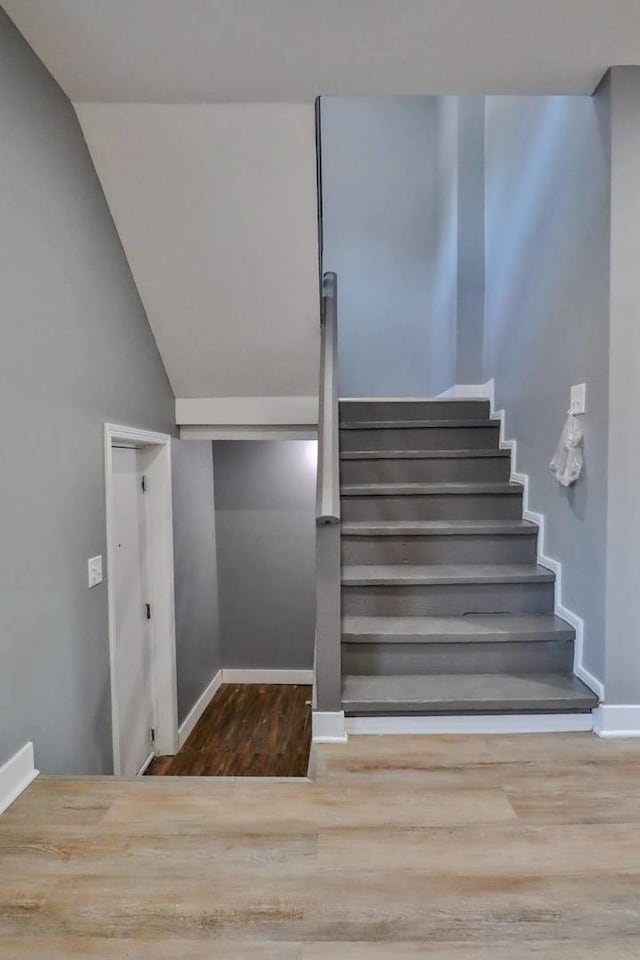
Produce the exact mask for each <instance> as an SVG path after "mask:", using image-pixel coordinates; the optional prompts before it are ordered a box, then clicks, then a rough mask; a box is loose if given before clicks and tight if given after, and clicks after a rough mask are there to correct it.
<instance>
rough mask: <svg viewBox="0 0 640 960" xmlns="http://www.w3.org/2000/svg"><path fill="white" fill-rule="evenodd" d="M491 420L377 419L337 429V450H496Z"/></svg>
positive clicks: (497, 435)
mask: <svg viewBox="0 0 640 960" xmlns="http://www.w3.org/2000/svg"><path fill="white" fill-rule="evenodd" d="M499 439H500V425H499V423H498V422H497V421H494V420H477V419H473V420H440V421H437V420H431V421H427V420H414V421H398V422H394V421H392V420H379V421H372V422H369V423H367V422H365V421H362V422H361V423H349V424H344V425H342V426H341V427H340V450H341V452H342V453H344V452H346V451H348V450H357V451H360V450H497V449H498V442H499Z"/></svg>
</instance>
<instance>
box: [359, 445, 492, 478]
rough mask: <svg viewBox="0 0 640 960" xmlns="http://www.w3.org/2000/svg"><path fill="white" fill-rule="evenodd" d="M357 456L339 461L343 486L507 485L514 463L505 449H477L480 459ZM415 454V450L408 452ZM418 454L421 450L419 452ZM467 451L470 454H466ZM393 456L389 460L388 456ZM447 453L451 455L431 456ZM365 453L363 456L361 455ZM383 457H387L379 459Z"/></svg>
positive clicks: (399, 452)
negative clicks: (353, 484) (405, 484)
mask: <svg viewBox="0 0 640 960" xmlns="http://www.w3.org/2000/svg"><path fill="white" fill-rule="evenodd" d="M354 452H356V453H358V456H357V457H349V455H348V453H347V452H345V453H344V454H343V455H342V457H341V459H340V479H341V480H342V483H349V484H352V483H355V484H358V483H411V482H413V483H464V482H468V483H471V482H476V483H478V482H480V483H481V482H484V483H490V482H503V483H504V482H507V481H508V480H509V477H510V475H511V460H510V458H509V457H508V456H507V457H505V456H504V455H501V456H497V457H496V456H493V454H494V453H499V454H503V451H502V450H492V449H486V450H475V451H472V452H473V453H474V454H479V456H463V457H458V456H456V455H455V454H456V451H450V450H447V451H442V450H425V451H423V453H426V454H429V455H428V456H419V455H418V456H410V457H404V456H401V455H398V454H402V451H398V450H392V451H386V450H374V451H370V452H369V453H367V452H366V451H361V450H358V451H354ZM407 452H409V453H412V454H415V453H416V451H414V450H411V451H407ZM417 452H418V454H419V453H420V451H417ZM465 452H467V451H465ZM387 453H392V454H393V456H391V457H389V456H387V455H386V454H387ZM432 453H446V454H448V456H444V457H442V456H438V457H434V456H430V454H432ZM361 454H363V455H361ZM380 454H384V456H380Z"/></svg>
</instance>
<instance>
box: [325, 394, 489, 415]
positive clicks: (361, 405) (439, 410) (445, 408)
mask: <svg viewBox="0 0 640 960" xmlns="http://www.w3.org/2000/svg"><path fill="white" fill-rule="evenodd" d="M340 416H341V417H342V418H343V419H345V420H349V421H354V420H356V421H357V420H423V419H425V420H450V419H467V420H468V419H477V418H480V417H484V418H487V417H488V416H489V401H488V400H484V399H479V398H478V399H473V398H470V399H464V400H460V399H457V398H452V397H440V398H438V399H433V398H432V399H414V400H411V399H380V400H359V399H353V400H341V401H340Z"/></svg>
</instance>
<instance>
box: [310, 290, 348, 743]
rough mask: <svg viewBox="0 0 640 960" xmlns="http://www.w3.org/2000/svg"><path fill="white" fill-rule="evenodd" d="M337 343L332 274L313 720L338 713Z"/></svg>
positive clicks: (325, 325)
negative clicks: (319, 714) (325, 714)
mask: <svg viewBox="0 0 640 960" xmlns="http://www.w3.org/2000/svg"><path fill="white" fill-rule="evenodd" d="M337 341H338V279H337V277H336V275H335V273H325V275H324V277H323V278H322V331H321V360H320V408H319V410H318V487H317V502H316V642H315V652H314V691H313V709H314V717H315V716H316V712H320V713H322V712H327V711H328V712H334V711H339V710H340V709H341V697H342V679H341V663H340V656H341V654H340V616H341V611H340V608H341V598H340V445H339V427H340V421H339V413H338V343H337ZM314 724H315V720H314ZM314 729H315V727H314ZM314 736H315V733H314Z"/></svg>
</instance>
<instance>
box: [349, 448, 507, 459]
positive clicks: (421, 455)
mask: <svg viewBox="0 0 640 960" xmlns="http://www.w3.org/2000/svg"><path fill="white" fill-rule="evenodd" d="M510 456H511V453H510V451H509V450H500V449H497V450H494V449H493V447H487V448H486V449H481V450H475V449H469V450H464V449H463V450H343V451H342V452H341V453H340V459H341V460H446V459H447V458H450V459H455V460H462V459H464V458H466V457H473V458H477V459H480V458H482V457H500V458H502V459H503V460H506V459H508V458H509V457H510Z"/></svg>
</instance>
